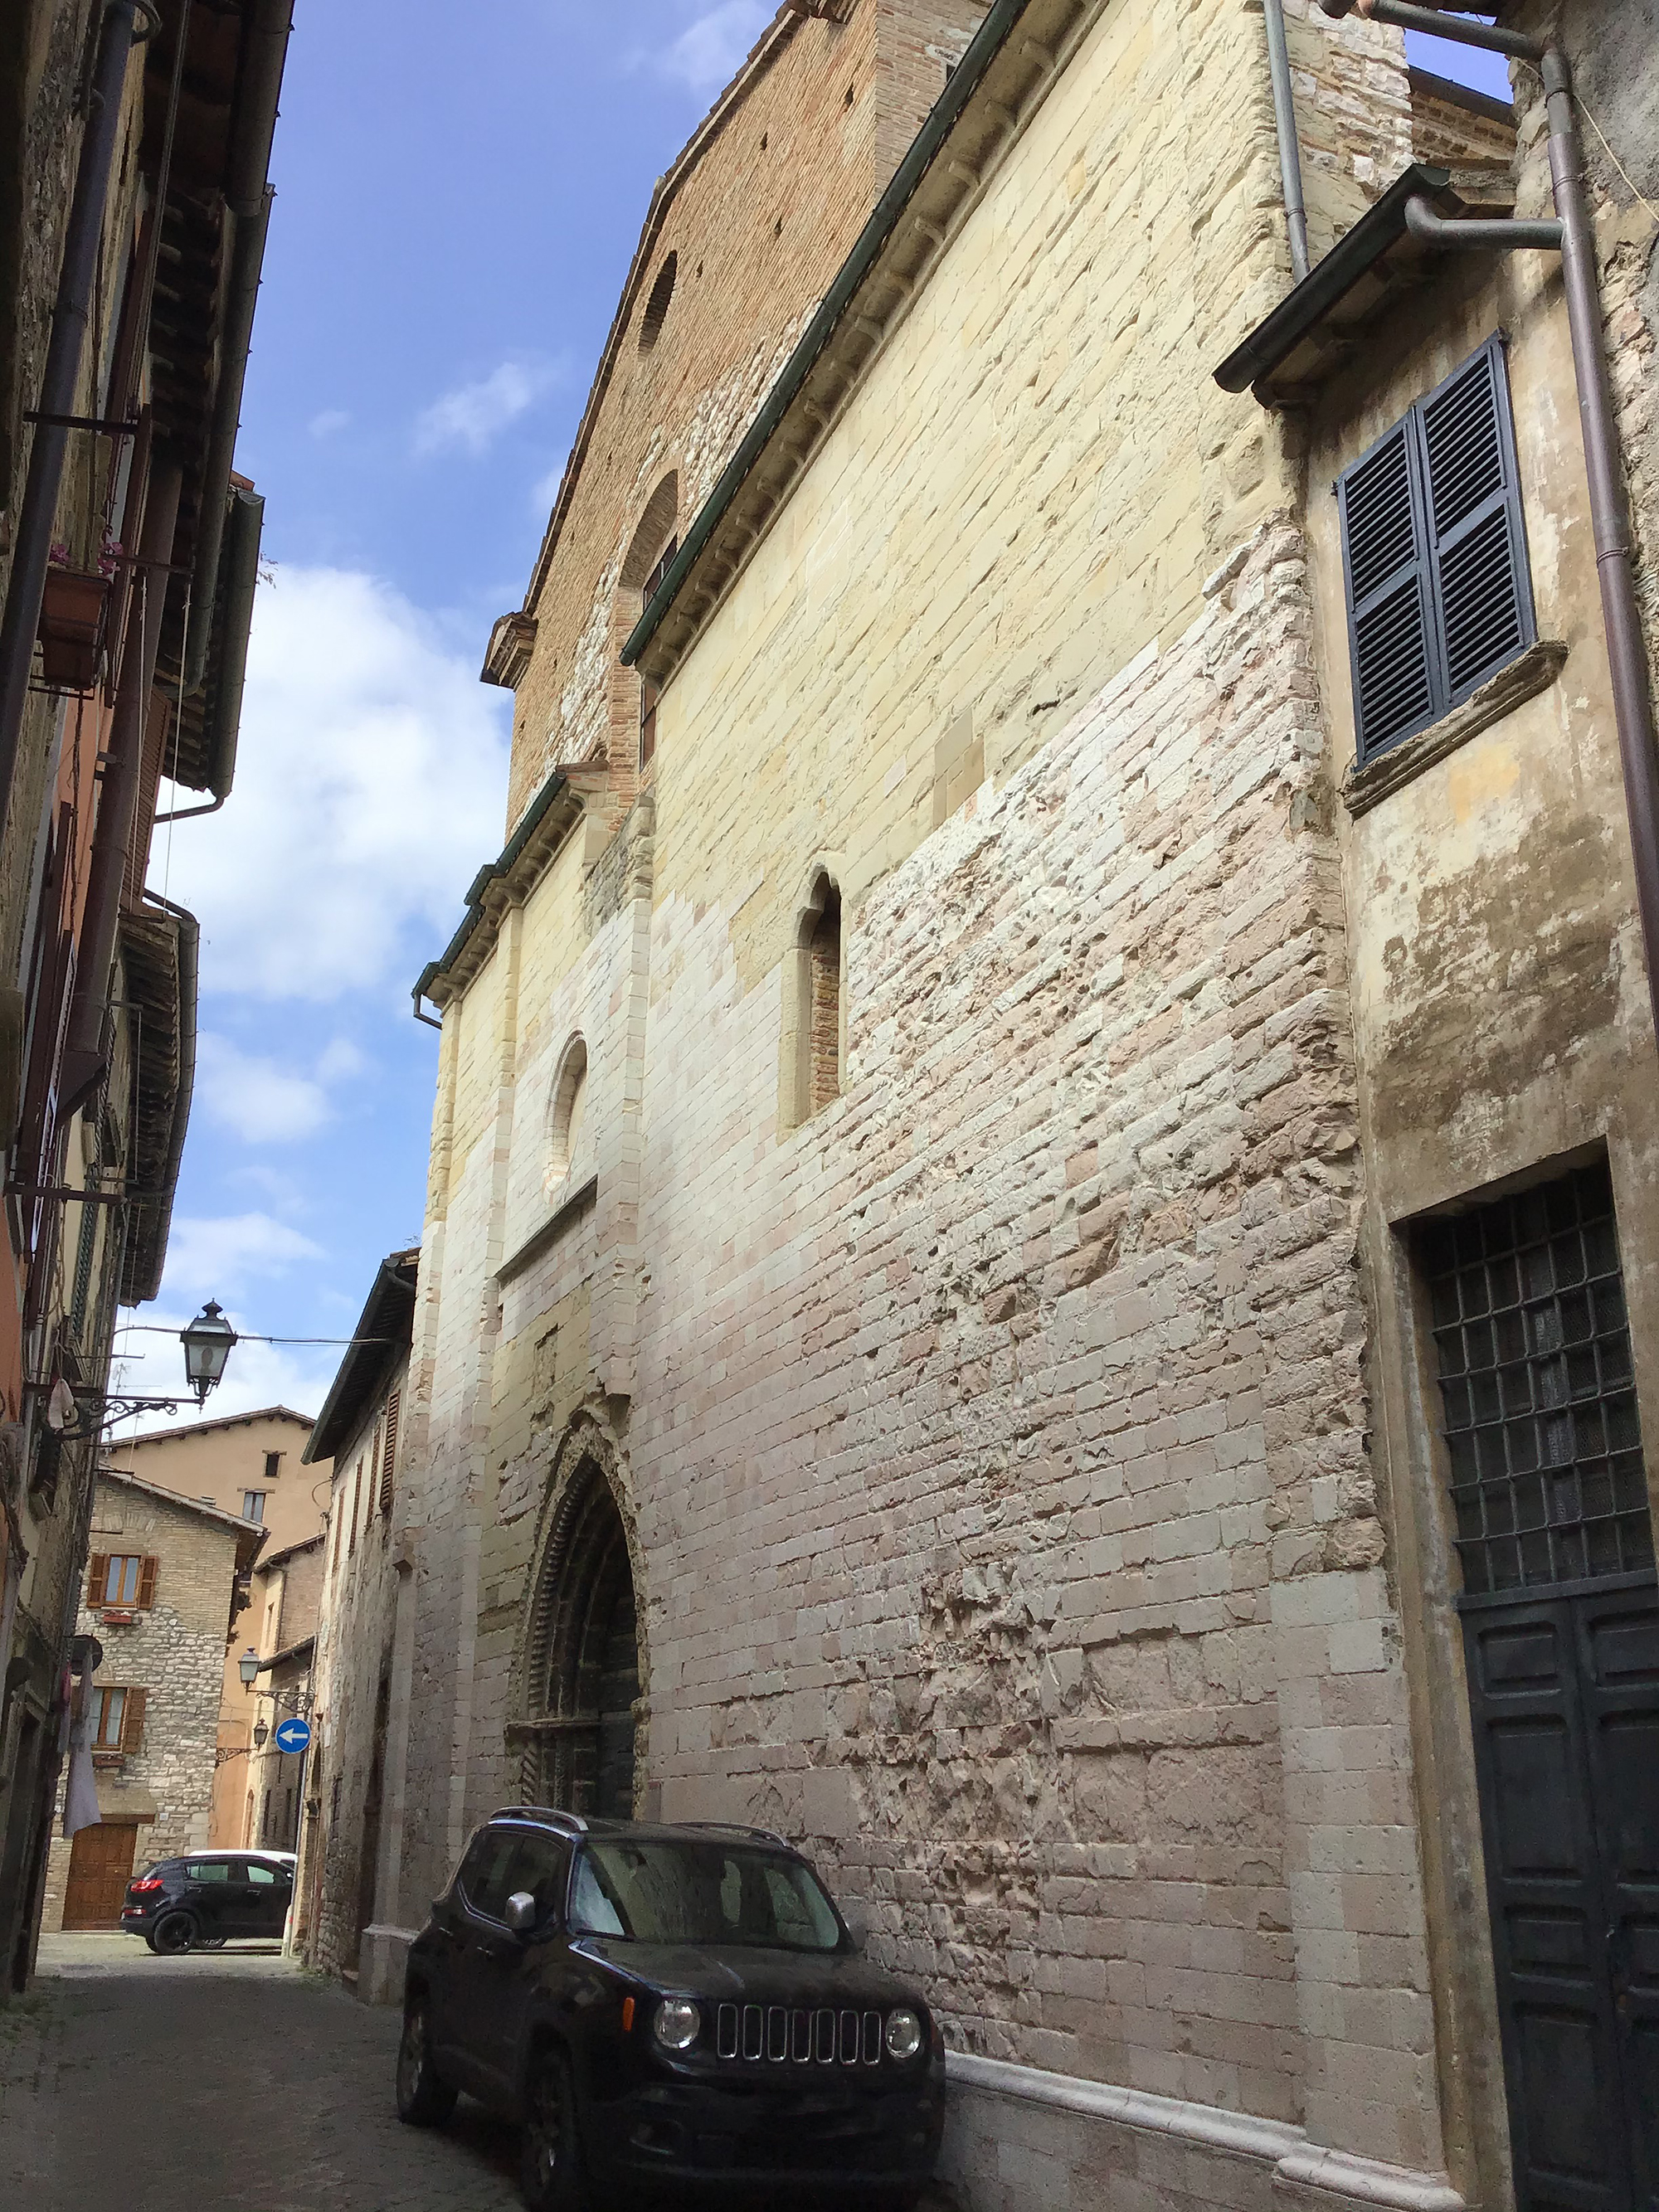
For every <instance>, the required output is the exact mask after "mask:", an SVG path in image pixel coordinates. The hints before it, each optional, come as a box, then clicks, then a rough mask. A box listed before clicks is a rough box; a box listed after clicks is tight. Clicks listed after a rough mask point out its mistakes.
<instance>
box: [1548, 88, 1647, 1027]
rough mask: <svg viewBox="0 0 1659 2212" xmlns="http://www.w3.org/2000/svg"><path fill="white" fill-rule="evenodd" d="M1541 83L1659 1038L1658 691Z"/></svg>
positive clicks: (1558, 103)
mask: <svg viewBox="0 0 1659 2212" xmlns="http://www.w3.org/2000/svg"><path fill="white" fill-rule="evenodd" d="M1543 77H1544V96H1545V100H1546V102H1547V106H1548V109H1549V118H1550V140H1549V151H1550V179H1551V181H1552V183H1553V185H1554V187H1555V205H1556V210H1557V212H1558V213H1559V216H1560V217H1561V228H1562V233H1563V238H1562V245H1561V273H1562V276H1563V277H1564V278H1565V283H1566V292H1567V320H1568V322H1569V324H1570V325H1571V331H1572V357H1573V362H1574V364H1575V366H1576V367H1577V371H1578V421H1579V426H1580V428H1581V429H1582V430H1583V436H1584V464H1585V468H1586V470H1587V471H1588V473H1589V495H1590V520H1591V522H1592V524H1593V526H1594V528H1595V572H1596V575H1597V577H1598V579H1599V580H1600V582H1601V619H1602V622H1603V623H1604V625H1605V626H1606V629H1607V661H1608V665H1609V666H1610V667H1611V669H1612V671H1613V716H1614V719H1615V720H1616V721H1617V723H1618V726H1619V754H1620V761H1621V763H1622V764H1623V767H1624V771H1625V805H1626V811H1627V812H1628V814H1629V816H1630V838H1631V850H1632V855H1633V857H1634V860H1635V863H1636V903H1637V908H1638V912H1639V913H1640V915H1641V917H1642V939H1643V944H1644V947H1645V949H1646V952H1647V959H1648V1000H1649V1004H1650V1006H1651V1008H1652V1010H1653V1023H1654V1030H1655V1032H1656V1034H1659V770H1656V765H1655V730H1654V722H1653V690H1652V685H1651V682H1650V677H1649V672H1648V658H1647V653H1646V650H1645V648H1644V643H1643V638H1642V617H1641V614H1640V611H1639V610H1638V605H1637V599H1636V577H1635V571H1634V562H1633V560H1632V551H1631V530H1630V509H1629V505H1628V501H1627V496H1626V489H1625V472H1624V470H1623V468H1622V466H1621V465H1620V453H1619V429H1618V424H1617V422H1616V420H1615V418H1614V416H1613V386H1612V380H1611V379H1610V377H1609V376H1608V374H1607V348H1606V346H1605V345H1604V343H1602V336H1601V288H1600V286H1599V284H1598V283H1597V280H1596V270H1595V234H1594V233H1593V231H1592V230H1591V228H1590V219H1589V204H1588V200H1587V197H1586V195H1585V191H1584V151H1583V145H1582V144H1581V143H1580V140H1579V137H1578V119H1577V112H1576V111H1575V108H1574V105H1573V98H1572V72H1571V69H1570V68H1569V66H1568V64H1567V58H1566V56H1565V54H1564V53H1563V52H1562V51H1561V49H1560V47H1559V46H1555V45H1553V44H1552V45H1550V46H1547V47H1546V48H1545V50H1544V58H1543Z"/></svg>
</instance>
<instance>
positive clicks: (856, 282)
mask: <svg viewBox="0 0 1659 2212" xmlns="http://www.w3.org/2000/svg"><path fill="white" fill-rule="evenodd" d="M1030 4H1031V0H995V4H994V6H993V8H992V9H991V12H990V13H989V15H987V16H986V18H985V20H984V21H983V22H982V23H981V25H980V27H979V28H978V30H977V31H976V32H975V33H974V36H973V39H972V40H971V42H970V43H969V47H968V50H967V52H965V53H964V54H963V58H962V59H961V61H960V62H959V63H958V64H957V67H956V70H955V71H954V73H953V74H952V76H951V79H950V81H949V82H948V83H947V84H946V86H945V90H944V91H943V92H942V93H941V94H940V95H939V99H938V100H935V101H934V103H933V106H932V107H931V108H930V109H929V110H928V112H927V120H926V121H925V122H924V123H923V125H922V126H921V130H920V131H918V133H917V134H916V137H915V139H914V141H913V142H912V143H911V146H910V150H909V151H908V154H906V155H905V157H904V159H903V160H902V161H901V162H900V163H899V165H898V167H897V168H896V170H895V171H894V173H893V179H892V182H891V183H890V185H888V187H887V189H886V191H884V192H883V194H882V196H881V197H880V198H879V199H878V201H877V202H876V204H875V207H874V209H873V210H872V213H871V216H870V219H869V221H868V222H866V224H865V226H864V228H863V229H862V230H861V231H860V233H859V235H858V239H857V240H856V242H855V244H854V247H853V250H852V252H851V253H849V254H848V257H847V258H846V260H845V261H844V262H843V263H842V265H841V267H840V269H839V270H837V271H836V276H835V279H834V281H833V282H832V283H831V284H830V287H829V290H828V291H827V292H826V293H825V294H824V295H823V301H822V303H821V304H820V306H819V307H818V309H817V313H816V314H815V315H814V316H813V317H812V319H811V322H810V323H808V325H806V328H805V331H803V332H802V334H801V337H800V341H799V343H798V344H797V346H796V348H795V349H794V351H793V353H792V354H791V355H790V356H789V358H788V360H787V362H785V363H784V366H783V368H782V369H781V371H780V372H779V374H778V377H777V380H776V381H775V383H774V384H773V386H772V388H771V390H770V391H769V392H768V393H767V395H766V398H765V400H764V401H763V404H762V406H761V410H760V412H759V413H758V414H757V416H756V417H755V419H754V421H753V422H751V423H750V426H749V428H748V431H747V433H746V434H745V435H744V440H743V442H742V444H741V445H740V446H739V447H738V450H737V452H736V453H734V454H733V455H732V459H731V461H730V462H729V463H728V464H727V465H726V469H725V471H723V473H722V474H721V476H720V481H719V482H718V483H716V484H715V486H714V490H713V491H712V492H711V493H710V494H709V495H708V499H707V500H706V501H704V502H703V505H702V507H701V509H700V510H699V512H698V514H697V519H696V521H695V522H694V523H693V524H692V526H691V527H690V530H689V531H688V532H686V536H685V541H684V544H682V545H681V547H680V550H679V551H678V553H677V554H676V555H675V556H674V559H673V561H672V562H671V564H670V566H669V569H668V573H667V574H666V575H665V577H664V578H663V580H662V582H661V583H660V584H659V586H657V589H656V592H654V594H653V597H652V599H651V603H650V605H648V606H647V608H646V610H645V611H644V613H643V614H641V617H640V619H639V621H638V622H637V623H635V626H634V628H633V629H632V631H631V632H630V633H629V639H628V642H627V643H626V644H625V645H624V646H623V649H622V659H623V666H624V667H628V668H631V667H632V666H633V665H635V662H636V661H637V660H638V659H639V657H640V655H641V653H643V652H644V651H645V650H646V648H647V646H648V645H649V644H650V642H651V641H652V639H653V637H654V636H655V635H656V632H657V629H658V627H659V624H660V623H661V622H662V620H663V617H665V615H666V614H667V612H668V611H669V609H670V607H671V606H672V605H673V603H674V599H675V597H676V595H677V594H678V591H679V588H680V586H681V585H682V584H684V581H685V580H686V578H687V576H689V575H690V573H691V570H692V568H694V567H695V566H696V562H697V561H698V559H699V558H700V557H701V556H702V552H703V550H704V549H705V547H706V546H707V545H708V541H709V539H710V538H712V537H713V536H714V532H715V531H716V529H717V528H718V527H719V526H720V523H721V522H722V521H723V520H724V519H725V517H726V513H728V511H729V510H730V508H731V507H732V502H733V501H735V500H736V498H737V497H738V493H739V492H740V491H741V490H742V489H743V488H744V484H745V483H747V482H748V480H749V477H750V475H751V474H752V473H753V471H754V470H755V468H756V467H757V465H758V463H759V461H760V459H761V457H762V455H763V453H765V451H766V448H767V447H768V446H769V444H770V442H771V440H772V435H773V433H774V432H775V430H776V429H777V428H778V425H779V424H780V423H781V422H782V420H783V418H784V416H785V415H786V414H787V412H788V410H789V409H790V407H791V406H792V405H793V403H794V401H795V399H796V398H798V397H799V393H800V390H801V387H802V386H803V385H804V384H805V381H806V379H807V375H808V374H809V372H810V371H811V368H812V365H813V363H814V362H816V361H817V358H818V356H819V355H820V354H821V353H822V352H823V349H824V348H825V346H826V345H828V344H829V341H830V339H831V338H832V337H834V335H835V332H836V326H837V325H839V323H840V322H841V319H842V316H843V315H844V314H845V313H847V311H848V307H850V306H851V305H852V302H853V300H854V296H855V295H856V294H857V293H858V291H859V289H860V287H861V285H862V284H863V283H864V280H865V278H866V276H868V275H869V273H870V271H871V270H872V268H873V267H874V265H875V264H876V261H877V259H878V258H879V256H880V253H881V250H882V248H883V246H885V244H886V243H887V240H888V239H889V238H890V236H891V235H892V233H893V231H894V230H895V229H896V228H897V225H898V222H899V218H900V217H901V216H902V215H903V213H904V211H905V210H906V208H907V207H908V205H909V204H910V201H911V199H912V198H913V197H915V191H916V189H917V187H918V186H919V185H920V184H921V180H922V179H923V177H924V176H926V174H927V171H928V169H929V168H930V167H931V166H932V164H933V158H934V156H935V155H937V154H938V153H939V149H940V148H941V147H942V146H943V145H944V144H945V140H946V139H947V138H948V137H950V135H951V131H953V130H954V128H955V127H956V125H957V121H958V119H959V118H960V117H961V115H962V113H963V109H964V108H966V106H968V104H969V100H971V99H972V98H973V95H974V94H975V92H976V91H977V90H978V88H979V85H980V82H981V79H982V78H983V77H984V76H985V73H986V71H987V70H988V69H989V67H990V66H991V64H992V63H993V62H994V60H995V59H996V58H997V55H998V54H999V53H1000V52H1001V50H1002V47H1003V46H1004V45H1005V44H1006V40H1007V39H1008V36H1009V34H1010V33H1011V32H1012V30H1013V29H1014V28H1015V27H1016V25H1017V24H1018V21H1019V20H1020V18H1021V16H1022V15H1024V13H1025V11H1026V9H1027V8H1028V7H1029V6H1030Z"/></svg>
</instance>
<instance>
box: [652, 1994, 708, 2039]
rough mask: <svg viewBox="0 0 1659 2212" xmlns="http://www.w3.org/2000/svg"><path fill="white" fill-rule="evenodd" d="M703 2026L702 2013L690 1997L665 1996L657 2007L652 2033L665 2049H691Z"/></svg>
mask: <svg viewBox="0 0 1659 2212" xmlns="http://www.w3.org/2000/svg"><path fill="white" fill-rule="evenodd" d="M701 2027H702V2014H701V2013H700V2012H699V2011H698V2010H697V2008H696V2005H694V2004H693V2003H692V2002H691V2000H690V1997H665V1998H664V1999H663V2001H662V2002H661V2003H660V2004H659V2006H658V2007H657V2017H656V2018H655V2020H653V2021H652V2023H651V2033H653V2035H654V2036H655V2037H656V2039H657V2040H658V2042H659V2044H661V2045H662V2047H663V2049H664V2050H665V2051H690V2048H691V2046H692V2045H693V2044H694V2043H695V2042H696V2039H697V2031H698V2029H699V2028H701Z"/></svg>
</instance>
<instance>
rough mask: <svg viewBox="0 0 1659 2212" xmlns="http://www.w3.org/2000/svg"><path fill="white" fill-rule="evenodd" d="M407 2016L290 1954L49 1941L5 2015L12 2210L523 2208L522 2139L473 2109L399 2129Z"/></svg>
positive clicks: (0, 2093)
mask: <svg viewBox="0 0 1659 2212" xmlns="http://www.w3.org/2000/svg"><path fill="white" fill-rule="evenodd" d="M397 2035H398V2017H397V2015H396V2014H395V2013H394V2012H392V2011H391V2010H387V2009H382V2010H370V2009H369V2008H367V2007H365V2006H362V2005H359V2004H356V2003H355V2002H353V2000H352V1999H351V1998H350V1997H349V1996H347V1995H346V1993H345V1992H344V1991H343V1990H341V1989H340V1988H338V1987H337V1986H336V1985H334V1984H330V1983H327V1982H324V1981H320V1980H319V1979H317V1978H315V1977H313V1976H310V1975H307V1974H305V1973H302V1972H300V1971H299V1969H298V1968H296V1967H295V1966H291V1965H290V1964H289V1963H288V1962H287V1961H286V1960H283V1959H282V1958H281V1957H279V1956H277V1955H276V1953H275V1951H274V1949H273V1950H262V1949H259V1948H249V1949H246V1950H242V1951H226V1952H221V1953H219V1954H217V1955H216V1956H212V1957H204V1956H201V1955H199V1954H198V1955H197V1956H196V1957H193V1958H188V1959H157V1958H154V1957H152V1956H151V1954H149V1951H147V1950H146V1949H145V1948H143V1945H142V1944H140V1943H137V1942H134V1941H133V1940H132V1939H131V1937H130V1936H118V1935H117V1936H48V1937H47V1938H46V1940H45V1941H44V1942H42V1944H41V1947H40V1977H39V1979H38V1980H37V1982H36V1984H35V1985H34V1989H33V1992H32V1994H31V1995H30V1996H28V1997H27V1998H25V1999H24V2000H22V2002H21V2005H17V2006H14V2008H12V2009H11V2010H9V2011H7V2012H0V2204H3V2205H4V2206H6V2207H7V2209H8V2212H12V2208H15V2212H70V2208H71V2207H75V2208H80V2207H83V2206H86V2205H88V2204H102V2205H106V2206H108V2207H110V2208H111V2212H461V2208H463V2207H465V2212H506V2208H507V2207H509V2206H516V2205H518V2203H519V2197H518V2192H517V2190H516V2188H515V2187H514V2185H513V2168H514V2164H515V2160H516V2156H517V2148H518V2146H517V2138H516V2136H515V2135H514V2133H513V2130H511V2129H510V2128H507V2127H505V2126H503V2125H501V2124H499V2123H497V2122H496V2121H495V2120H493V2119H491V2118H489V2116H488V2115H487V2114H486V2113H485V2112H483V2111H482V2110H481V2109H480V2108H479V2107H478V2106H476V2105H473V2104H471V2103H469V2102H468V2101H466V2100H463V2101H462V2104H461V2106H460V2108H459V2111H458V2112H457V2113H456V2115H455V2118H454V2121H453V2124H452V2125H451V2126H449V2127H448V2128H447V2129H445V2130H442V2132H441V2133H440V2132H436V2131H418V2130H415V2129H412V2128H405V2127H403V2126H401V2125H400V2124H399V2123H398V2118H397V2115H396V2113H395V2112H393V2110H392V2053H393V2049H394V2046H395V2044H396V2041H397Z"/></svg>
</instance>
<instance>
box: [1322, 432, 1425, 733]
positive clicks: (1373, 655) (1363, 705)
mask: <svg viewBox="0 0 1659 2212" xmlns="http://www.w3.org/2000/svg"><path fill="white" fill-rule="evenodd" d="M1412 431H1413V424H1412V421H1411V418H1410V416H1407V419H1406V420H1405V421H1404V422H1401V423H1400V424H1399V425H1398V426H1397V427H1396V428H1395V429H1393V430H1391V431H1390V432H1389V435H1388V436H1387V437H1386V438H1384V439H1383V441H1382V442H1381V444H1379V445H1376V446H1374V447H1372V449H1371V451H1370V453H1367V454H1366V456H1365V457H1364V459H1363V460H1361V461H1358V462H1356V463H1355V465H1353V467H1352V468H1351V469H1350V470H1349V471H1348V472H1347V474H1346V476H1345V477H1343V478H1342V480H1341V483H1340V484H1339V486H1338V488H1337V490H1338V497H1339V499H1340V504H1341V513H1342V556H1343V563H1342V565H1343V572H1344V575H1345V577H1346V584H1347V595H1348V635H1349V641H1350V646H1351V648H1352V659H1353V696H1354V716H1355V720H1356V721H1357V723H1358V735H1359V757H1360V759H1361V760H1362V761H1364V760H1369V759H1370V757H1371V756H1372V755H1373V754H1375V753H1377V752H1380V751H1381V750H1383V747H1384V746H1385V745H1389V744H1394V743H1395V740H1396V739H1397V738H1403V737H1407V736H1409V735H1410V734H1411V732H1413V730H1420V729H1422V728H1423V727H1424V726H1425V725H1426V724H1427V723H1429V722H1431V721H1432V720H1434V717H1435V714H1436V713H1437V693H1438V689H1439V687H1438V685H1437V682H1436V674H1437V671H1436V668H1435V661H1434V641H1433V629H1432V624H1431V613H1430V568H1429V558H1428V554H1429V548H1428V544H1427V533H1426V532H1425V526H1424V523H1425V517H1424V512H1423V507H1424V502H1423V498H1422V493H1421V489H1420V486H1419V466H1420V464H1419V459H1418V454H1417V448H1416V441H1415V440H1414V438H1413V435H1412Z"/></svg>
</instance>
